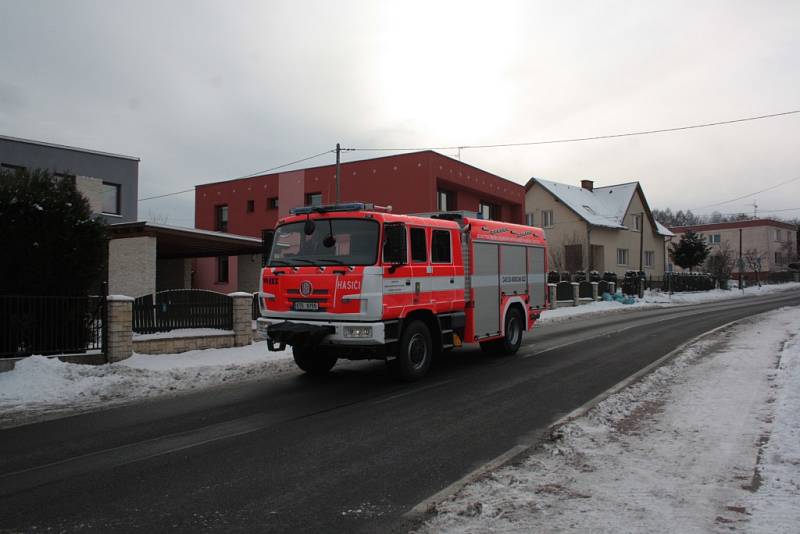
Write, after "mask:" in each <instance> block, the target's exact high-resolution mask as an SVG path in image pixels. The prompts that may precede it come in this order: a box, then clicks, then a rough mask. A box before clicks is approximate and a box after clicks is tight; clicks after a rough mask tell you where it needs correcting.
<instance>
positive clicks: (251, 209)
mask: <svg viewBox="0 0 800 534" xmlns="http://www.w3.org/2000/svg"><path fill="white" fill-rule="evenodd" d="M254 211H256V201H255V200H248V201H247V213H253V212H254Z"/></svg>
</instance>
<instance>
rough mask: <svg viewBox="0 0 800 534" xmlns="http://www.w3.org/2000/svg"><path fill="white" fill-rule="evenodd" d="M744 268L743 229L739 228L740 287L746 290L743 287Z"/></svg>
mask: <svg viewBox="0 0 800 534" xmlns="http://www.w3.org/2000/svg"><path fill="white" fill-rule="evenodd" d="M743 268H744V264H743V262H742V229H741V228H739V289H741V290H742V291H744V287H742V270H743Z"/></svg>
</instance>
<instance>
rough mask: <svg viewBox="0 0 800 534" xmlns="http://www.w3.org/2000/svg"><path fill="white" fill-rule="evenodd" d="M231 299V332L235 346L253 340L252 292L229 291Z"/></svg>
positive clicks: (240, 345) (247, 343) (246, 343)
mask: <svg viewBox="0 0 800 534" xmlns="http://www.w3.org/2000/svg"><path fill="white" fill-rule="evenodd" d="M228 296H229V297H231V298H232V299H233V334H234V341H233V344H234V346H235V347H242V346H244V345H249V344H250V343H252V342H253V294H252V293H243V292H237V293H230V294H229V295H228Z"/></svg>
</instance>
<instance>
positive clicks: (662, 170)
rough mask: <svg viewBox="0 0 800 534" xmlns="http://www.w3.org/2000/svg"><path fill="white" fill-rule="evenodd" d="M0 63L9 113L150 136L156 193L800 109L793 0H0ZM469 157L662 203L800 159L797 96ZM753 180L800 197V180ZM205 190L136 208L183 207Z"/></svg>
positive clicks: (799, 16)
mask: <svg viewBox="0 0 800 534" xmlns="http://www.w3.org/2000/svg"><path fill="white" fill-rule="evenodd" d="M0 73H2V74H1V75H0V134H4V135H11V136H16V137H26V138H32V139H39V140H44V141H50V142H55V143H61V144H66V145H74V146H80V147H85V148H92V149H96V150H103V151H109V152H118V153H123V154H129V155H134V156H138V157H140V158H141V164H140V181H139V183H140V197H143V196H150V195H158V194H163V193H168V192H172V191H177V190H181V189H187V188H191V187H193V186H194V185H195V184H198V183H204V182H209V181H217V180H222V179H226V178H233V177H236V176H241V175H245V174H250V173H253V172H255V171H258V170H261V169H265V168H269V167H272V166H276V165H280V164H282V163H285V162H288V161H292V160H295V159H298V158H301V157H304V156H307V155H311V154H315V153H317V152H321V151H323V150H326V149H329V148H333V146H334V145H335V144H336V142H337V141H338V142H341V143H342V146H348V147H349V146H358V147H365V146H366V147H374V146H381V147H383V146H401V147H402V146H431V145H433V146H441V145H447V146H449V145H469V144H487V143H504V142H523V141H533V140H543V139H557V138H564V137H584V136H592V135H602V134H608V133H617V132H625V131H631V130H646V129H655V128H667V127H673V126H681V125H685V124H695V123H702V122H711V121H718V120H726V119H733V118H738V117H746V116H753V115H761V114H768V113H776V112H781V111H787V110H795V109H800V2H797V1H786V2H778V1H766V2H758V1H750V2H733V1H727V0H726V1H720V2H697V1H690V2H677V1H669V2H666V1H665V2H660V3H656V2H638V1H630V2H610V1H606V2H546V3H534V2H526V1H521V2H501V1H497V0H495V1H492V2H486V1H483V2H475V3H471V2H465V1H454V2H434V1H426V2H413V1H408V0H404V1H398V2H384V1H380V2H379V1H377V0H376V1H373V2H367V1H362V2H350V1H343V0H337V1H320V2H299V1H286V2H266V1H254V2H244V1H225V2H222V1H218V2H200V1H196V0H192V1H180V2H179V1H156V2H146V1H142V0H137V1H135V2H134V1H129V2H122V1H118V2H106V1H96V2H80V1H75V0H71V1H69V2H63V1H52V2H44V1H32V0H20V1H12V0H0ZM446 153H447V152H446ZM449 154H451V155H453V154H454V153H453V152H449ZM378 155H380V154H378ZM365 156H367V154H364V153H359V154H357V155H355V154H353V153H347V154H345V155H344V158H345V160H349V159H354V158H357V157H358V158H360V157H365ZM462 159H463V160H464V161H466V162H468V163H471V164H473V165H476V166H478V167H481V168H483V169H486V170H488V171H490V172H493V173H496V174H499V175H500V176H503V177H506V178H509V179H511V180H514V181H516V182H519V183H524V182H525V181H527V179H528V178H530V177H531V176H538V177H541V178H546V179H551V180H556V181H563V182H568V183H574V184H577V183H579V180H580V179H581V178H592V179H594V180H595V183H596V184H597V185H608V184H613V183H619V182H627V181H632V180H638V181H639V182H641V183H642V186H643V187H644V191H645V194H646V195H647V197H648V199H649V202H650V205H651V207H653V208H665V207H671V208H673V209H680V208H682V209H686V208H697V207H700V206H705V205H707V204H712V203H715V202H719V201H723V200H727V199H730V198H733V197H736V196H740V195H745V194H747V193H750V192H753V191H756V190H759V189H763V188H766V187H769V186H771V185H773V184H778V183H780V182H784V181H787V180H791V179H793V178H800V115H790V116H787V117H783V118H776V119H768V120H763V121H756V122H750V123H744V124H739V125H733V126H720V127H715V128H708V129H703V130H693V131H688V132H679V133H665V134H657V135H650V136H642V137H635V138H625V139H617V140H603V141H592V142H581V143H570V144H563V145H548V146H536V147H521V148H494V149H474V150H465V151H463V152H462ZM331 162H333V156H332V155H329V156H326V157H323V158H319V159H318V160H315V161H314V162H312V163H316V164H324V163H331ZM755 199H756V200H757V203H758V206H759V211H762V213H763V210H778V209H786V208H796V210H795V211H787V212H779V213H778V212H776V213H775V214H776V215H783V216H787V217H796V216H800V180H798V181H795V182H794V183H792V184H789V185H786V186H783V187H780V188H777V189H775V190H774V191H770V192H767V193H763V194H760V195H758V196H756V197H755ZM752 200H753V199H746V200H741V201H737V202H733V203H730V204H726V205H724V206H720V207H718V208H717V209H719V211H721V212H736V211H747V212H748V213H752V206H748V204H749V203H752ZM193 201H194V195H193V194H191V193H187V194H183V195H177V196H173V197H169V198H165V199H160V200H154V201H148V202H141V203H140V204H139V216H140V218H151V217H157V218H160V219H162V220H164V219H165V218H168V222H170V223H172V224H181V225H191V224H192V223H193V213H194V210H193ZM701 211H704V212H710V211H711V210H710V209H708V210H701Z"/></svg>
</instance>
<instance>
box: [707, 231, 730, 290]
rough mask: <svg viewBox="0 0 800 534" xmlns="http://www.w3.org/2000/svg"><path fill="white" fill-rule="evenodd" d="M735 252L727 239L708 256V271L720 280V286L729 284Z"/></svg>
mask: <svg viewBox="0 0 800 534" xmlns="http://www.w3.org/2000/svg"><path fill="white" fill-rule="evenodd" d="M733 257H734V253H733V248H732V247H731V244H730V242H728V241H725V242H723V243H721V244H720V246H719V247H717V248H716V250H714V252H713V253H712V254H711V255H710V256H709V257H708V259H707V260H706V263H705V270H706V272H709V273H711V274H712V275H713V276H714V278H716V279H717V280H718V281H719V284H720V287H723V286H727V280H730V278H731V273H732V272H733V266H734V259H733Z"/></svg>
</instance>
